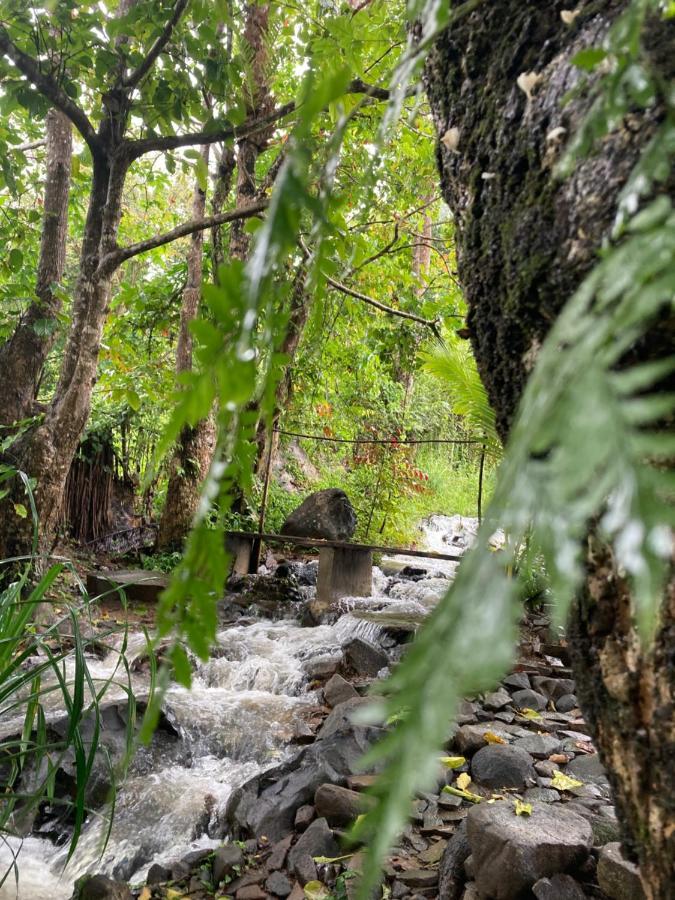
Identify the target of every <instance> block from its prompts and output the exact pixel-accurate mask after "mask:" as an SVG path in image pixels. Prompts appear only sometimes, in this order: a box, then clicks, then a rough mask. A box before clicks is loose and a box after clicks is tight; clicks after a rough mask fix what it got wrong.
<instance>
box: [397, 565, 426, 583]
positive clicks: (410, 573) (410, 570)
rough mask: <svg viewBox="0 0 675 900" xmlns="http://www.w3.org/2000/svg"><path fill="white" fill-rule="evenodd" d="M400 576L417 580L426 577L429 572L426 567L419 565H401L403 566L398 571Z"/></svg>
mask: <svg viewBox="0 0 675 900" xmlns="http://www.w3.org/2000/svg"><path fill="white" fill-rule="evenodd" d="M398 574H399V575H400V576H401V578H409V579H410V580H411V581H419V580H420V578H426V576H427V575H428V574H429V570H428V569H423V568H422V567H421V566H403V568H402V569H401V570H400V572H399V573H398Z"/></svg>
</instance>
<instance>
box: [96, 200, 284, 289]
mask: <svg viewBox="0 0 675 900" xmlns="http://www.w3.org/2000/svg"><path fill="white" fill-rule="evenodd" d="M267 206H268V201H267V200H256V201H255V203H250V204H249V205H248V206H241V207H239V208H238V209H231V210H228V211H227V212H224V213H218V215H215V216H208V217H207V218H205V219H194V220H192V221H191V222H184V223H183V224H182V225H178V226H177V227H176V228H172V229H171V231H166V232H164V233H163V234H157V235H155V236H154V237H151V238H147V239H146V240H144V241H138V243H136V244H129V246H128V247H118V248H117V249H116V250H112V251H111V252H110V253H106V255H105V256H104V257H103V258H102V259H101V261H100V262H99V265H98V270H97V275H98V276H99V277H103V278H105V277H108V276H110V275H111V274H112V273H113V272H114V271H115V269H117V268H118V267H119V266H121V265H122V263H123V262H125V261H126V260H127V259H131V257H132V256H138V255H139V254H141V253H147V251H148V250H154V249H155V248H156V247H163V246H164V244H170V243H171V242H172V241H177V240H178V238H182V237H187V236H188V235H190V234H194V232H195V231H205V230H206V229H207V228H214V227H215V226H216V225H224V224H225V223H226V222H235V221H237V220H238V219H250V218H251V217H252V216H257V215H258V214H259V213H261V212H263V211H264V210H265V209H267Z"/></svg>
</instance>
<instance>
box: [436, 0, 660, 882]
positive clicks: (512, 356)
mask: <svg viewBox="0 0 675 900" xmlns="http://www.w3.org/2000/svg"><path fill="white" fill-rule="evenodd" d="M569 6H570V4H569V3H567V2H566V0H565V2H559V0H552V2H550V3H546V4H541V3H538V2H535V0H505V2H501V3H497V4H483V5H482V6H480V8H479V9H478V10H477V11H476V12H474V13H473V14H471V15H470V16H468V17H467V18H466V19H464V20H462V21H461V22H459V23H457V24H456V25H454V26H452V27H451V29H450V30H449V31H448V32H447V33H445V34H444V35H443V36H442V37H441V38H440V39H439V41H438V42H437V44H436V45H435V47H434V49H433V50H432V53H431V55H430V57H429V59H428V61H427V65H426V70H425V82H426V87H427V92H428V95H429V100H430V103H431V108H432V112H433V116H434V119H435V124H436V128H437V131H438V137H439V143H438V163H439V169H440V175H441V184H442V189H443V194H444V197H445V199H446V201H447V203H448V204H449V206H450V208H451V210H452V212H453V214H454V216H455V220H456V224H457V230H456V241H457V256H458V268H459V275H460V280H461V282H462V285H463V288H464V291H465V295H466V298H467V302H468V305H469V315H468V326H469V329H470V333H471V339H472V343H473V347H474V351H475V355H476V359H477V363H478V368H479V371H480V374H481V377H482V379H483V382H484V383H485V386H486V389H487V391H488V395H489V397H490V401H491V403H492V405H493V406H494V409H495V412H496V416H497V424H498V428H499V431H500V434H501V436H502V438H504V439H505V438H506V437H507V435H508V432H509V427H510V425H511V422H512V419H513V415H514V412H515V410H516V407H517V404H518V401H519V399H520V397H521V394H522V391H523V387H524V384H525V382H526V380H527V377H528V374H529V372H530V371H531V369H532V367H533V365H534V362H535V360H536V356H537V352H538V349H539V347H540V346H541V342H542V341H543V340H544V338H545V337H546V334H547V333H548V331H549V328H550V326H551V324H552V322H553V321H554V320H555V318H556V316H557V315H558V313H559V312H560V310H561V308H562V306H563V305H564V303H565V302H566V300H567V299H568V298H569V297H570V296H571V294H572V293H573V292H574V290H575V289H576V287H577V286H578V285H579V283H580V282H581V280H582V279H583V277H584V276H585V275H586V274H587V273H588V271H589V270H590V269H591V268H592V266H593V265H594V263H595V260H596V254H597V250H598V248H599V246H600V244H601V242H602V239H603V238H604V237H605V236H606V235H607V234H608V232H609V230H610V228H611V225H612V222H613V219H614V216H615V213H616V201H617V196H618V194H619V192H620V190H621V188H622V186H623V185H624V183H625V181H626V178H627V176H628V174H629V173H630V171H631V170H632V168H633V166H634V165H635V163H636V161H637V158H638V156H639V153H640V151H641V150H642V149H643V148H644V147H645V145H646V144H647V142H648V141H649V140H650V138H651V136H652V135H653V133H654V130H655V127H656V125H657V123H658V120H659V116H660V115H661V110H660V109H659V108H658V107H655V108H654V109H651V110H649V111H648V112H633V113H631V114H630V115H629V116H628V117H627V118H626V120H625V121H624V122H623V123H622V125H621V126H620V127H619V128H617V129H616V130H615V131H614V132H613V133H612V134H611V135H609V136H608V137H606V138H604V139H603V141H602V142H601V144H600V146H599V147H598V148H597V149H596V152H595V153H594V154H593V155H591V156H590V157H589V158H588V159H586V160H584V161H583V162H582V163H580V164H579V165H578V166H577V168H576V170H575V172H574V173H573V174H572V176H571V177H570V178H568V179H567V180H565V181H562V182H561V181H559V180H557V179H556V178H555V177H554V174H553V166H554V164H555V162H556V161H557V159H558V158H559V155H560V152H561V149H562V146H563V144H564V141H565V139H566V138H567V137H569V136H570V135H571V134H573V133H574V131H575V129H576V127H577V126H578V124H579V122H580V120H581V119H582V117H583V116H584V114H585V113H586V112H587V111H588V106H589V99H588V97H587V96H586V95H584V94H578V95H576V96H575V98H574V99H573V100H572V101H571V102H570V103H567V104H563V102H562V100H563V97H565V95H567V94H568V92H569V91H570V90H572V89H573V88H574V87H576V86H577V85H578V83H579V79H580V77H581V76H580V71H579V69H578V68H576V67H575V66H573V65H572V63H571V59H572V57H573V56H574V55H575V54H576V53H577V52H578V51H579V50H581V49H583V48H585V47H587V46H589V45H598V44H599V43H600V42H601V41H602V38H603V37H604V36H605V35H606V33H607V30H608V28H609V26H610V24H611V23H612V22H613V21H614V20H615V18H616V16H617V15H618V14H619V13H620V12H622V11H623V10H624V9H625V7H626V2H624V0H617V2H609V3H605V4H598V3H593V4H590V3H585V4H582V5H581V7H580V12H579V15H578V16H577V17H576V19H575V21H574V25H573V27H569V26H567V25H565V24H564V23H563V22H562V20H561V18H560V13H561V12H562V11H563V10H564V9H566V8H568V7H569ZM674 32H675V28H674V27H673V23H672V22H666V21H661V22H659V23H658V24H657V25H655V27H653V28H650V29H648V33H647V35H646V45H647V50H648V53H649V54H650V59H651V62H652V65H654V66H655V67H657V68H658V69H659V74H660V76H661V83H662V84H669V83H672V78H673V75H675V71H674V69H675V60H674V57H673V54H672V46H673V41H674V37H675V35H674ZM668 47H670V48H671V52H668V49H667V48H668ZM527 72H533V73H536V74H537V75H538V76H540V79H539V81H538V83H537V85H536V87H535V88H534V90H533V91H532V95H531V97H528V96H527V95H526V93H525V92H524V91H523V90H521V89H520V88H519V87H518V85H517V79H518V76H519V75H521V74H522V73H527ZM455 129H456V130H455ZM560 129H565V130H564V132H562V131H561V130H560ZM443 138H445V140H443ZM561 138H562V139H561ZM668 187H669V188H671V189H672V187H673V185H672V182H671V184H670V185H669V186H668ZM664 332H665V334H666V336H665V337H664V336H663V333H664ZM669 340H671V338H670V337H669V334H668V329H667V328H666V329H661V333H660V334H658V333H650V334H649V335H648V336H647V338H646V339H645V341H644V342H643V346H642V347H641V351H640V352H641V355H642V356H643V357H654V356H660V355H663V353H665V352H672V346H670V348H669V347H668V341H669ZM587 571H588V576H587V583H586V587H585V590H584V591H583V592H582V595H581V596H580V597H579V598H578V600H577V602H576V604H575V606H574V609H573V612H572V615H571V620H570V623H569V639H570V648H571V652H572V656H573V663H574V669H575V676H576V679H577V689H578V693H579V697H580V700H581V703H582V708H583V710H584V713H585V715H586V717H587V719H588V722H589V724H590V726H591V728H592V730H593V737H594V740H595V743H596V745H597V747H598V750H599V753H600V756H601V759H602V762H603V763H604V765H605V766H606V767H607V769H608V772H609V776H610V780H611V783H612V787H613V790H614V797H615V801H616V806H617V812H618V815H619V820H620V822H621V826H622V837H623V845H624V849H625V851H626V852H627V853H628V854H629V855H631V856H632V857H633V858H634V859H637V860H638V861H639V863H640V867H641V872H642V878H643V882H644V885H645V892H646V894H647V896H648V897H649V898H650V900H667V898H668V900H672V898H673V896H674V895H673V885H674V884H675V776H674V772H675V766H674V761H675V726H674V724H673V722H674V711H675V585H674V583H673V580H672V579H671V582H670V584H669V585H668V587H667V590H666V592H665V595H664V598H663V606H662V613H661V624H660V628H659V631H658V634H657V636H656V641H655V644H654V646H653V647H652V648H651V649H643V648H642V647H641V645H640V641H639V638H638V636H637V634H636V631H635V627H634V621H633V617H632V613H631V598H630V592H629V589H628V587H627V585H626V584H625V582H624V581H623V580H622V578H621V577H620V576H619V574H618V573H617V571H616V567H615V565H614V561H613V560H612V558H611V555H610V554H609V552H608V550H607V548H605V547H602V546H600V545H598V542H597V540H596V539H595V538H593V537H591V538H589V552H588V557H587Z"/></svg>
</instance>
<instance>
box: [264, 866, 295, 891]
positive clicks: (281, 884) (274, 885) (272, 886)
mask: <svg viewBox="0 0 675 900" xmlns="http://www.w3.org/2000/svg"><path fill="white" fill-rule="evenodd" d="M265 888H266V889H267V890H268V891H269V893H270V894H274V896H275V897H288V895H289V894H290V893H291V891H292V890H293V885H292V884H291V882H290V881H289V879H288V878H287V877H286V876H285V875H284V874H283V872H272V874H271V875H270V877H269V878H268V879H267V881H266V882H265Z"/></svg>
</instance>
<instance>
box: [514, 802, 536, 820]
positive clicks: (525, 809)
mask: <svg viewBox="0 0 675 900" xmlns="http://www.w3.org/2000/svg"><path fill="white" fill-rule="evenodd" d="M513 805H514V809H515V811H516V815H517V816H531V815H532V804H531V803H525V801H524V800H514V801H513Z"/></svg>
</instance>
